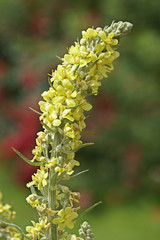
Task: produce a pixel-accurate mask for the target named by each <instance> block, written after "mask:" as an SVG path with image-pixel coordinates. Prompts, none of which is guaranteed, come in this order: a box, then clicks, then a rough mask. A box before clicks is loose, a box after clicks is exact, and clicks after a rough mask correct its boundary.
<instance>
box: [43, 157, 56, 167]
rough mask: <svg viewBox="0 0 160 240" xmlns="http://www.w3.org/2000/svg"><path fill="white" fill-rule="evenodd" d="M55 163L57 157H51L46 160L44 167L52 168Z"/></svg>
mask: <svg viewBox="0 0 160 240" xmlns="http://www.w3.org/2000/svg"><path fill="white" fill-rule="evenodd" d="M56 163H57V158H55V157H52V158H51V159H49V160H48V162H47V163H46V165H45V167H46V168H54V167H55V166H56Z"/></svg>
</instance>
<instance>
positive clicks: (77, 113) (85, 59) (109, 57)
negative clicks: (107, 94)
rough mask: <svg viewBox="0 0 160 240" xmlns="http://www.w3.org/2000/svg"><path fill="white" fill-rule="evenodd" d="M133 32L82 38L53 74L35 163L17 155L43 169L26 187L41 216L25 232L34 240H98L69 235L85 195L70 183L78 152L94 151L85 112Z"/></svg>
mask: <svg viewBox="0 0 160 240" xmlns="http://www.w3.org/2000/svg"><path fill="white" fill-rule="evenodd" d="M131 28H132V24H130V23H128V22H118V23H112V24H111V26H110V27H105V28H104V29H102V28H96V29H93V28H89V29H88V30H87V31H83V32H82V39H81V40H80V41H78V42H75V45H74V46H71V47H70V48H69V50H68V53H67V54H65V55H64V58H62V64H61V65H58V67H57V70H55V71H53V72H52V75H51V76H50V78H49V84H50V88H49V90H48V91H44V92H43V93H42V97H43V99H44V100H43V101H40V102H39V106H40V110H41V112H42V113H41V114H40V121H41V123H42V126H43V131H41V132H39V133H38V134H37V135H38V137H37V139H36V143H37V145H36V147H35V149H33V155H34V157H33V159H32V160H31V161H29V160H28V159H26V158H25V157H24V156H23V155H22V154H20V153H19V152H18V151H16V150H15V149H14V150H15V151H16V152H17V153H18V155H20V156H21V157H22V158H23V159H24V160H25V161H27V162H28V163H30V164H32V165H39V166H40V169H38V170H37V172H36V173H35V174H34V175H33V176H32V181H31V182H29V183H28V184H27V187H29V188H30V189H31V192H32V194H31V195H29V196H28V197H27V202H28V203H29V204H30V205H31V206H32V207H33V208H36V210H37V212H38V214H39V222H38V223H36V222H34V221H32V225H33V226H27V227H26V231H27V236H28V237H29V238H31V239H34V240H35V239H41V240H45V239H46V240H60V239H61V240H65V239H66V240H70V239H71V240H85V239H94V237H93V234H92V233H91V230H90V226H89V225H88V224H87V223H84V224H82V226H81V229H80V231H79V237H77V236H76V235H71V234H68V233H67V232H66V228H69V229H72V228H73V227H74V224H75V221H76V220H77V219H78V210H79V207H77V204H78V203H79V198H80V195H79V193H77V192H72V191H71V190H70V189H69V188H68V187H67V186H66V184H65V182H66V181H67V180H69V179H70V178H71V175H72V174H73V173H74V167H75V166H79V162H78V161H77V160H75V159H74V158H75V152H76V151H78V150H79V149H80V148H82V147H85V146H88V145H91V143H89V144H83V142H82V140H81V132H82V130H83V129H84V128H85V126H86V124H85V118H86V117H85V115H84V111H89V110H90V109H91V108H92V105H91V104H90V103H88V102H87V100H86V98H87V96H89V95H97V94H98V88H99V86H101V80H102V79H103V78H106V77H107V74H108V73H109V72H111V71H112V70H113V61H114V60H115V59H116V58H118V56H119V53H118V52H117V51H116V48H117V45H118V41H119V38H120V37H121V36H123V35H125V34H127V33H128V32H129V30H130V29H131ZM37 190H38V191H37ZM85 229H86V230H85Z"/></svg>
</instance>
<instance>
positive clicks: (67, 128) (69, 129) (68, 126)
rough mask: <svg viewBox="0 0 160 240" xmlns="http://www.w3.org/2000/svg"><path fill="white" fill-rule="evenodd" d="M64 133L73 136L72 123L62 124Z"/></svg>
mask: <svg viewBox="0 0 160 240" xmlns="http://www.w3.org/2000/svg"><path fill="white" fill-rule="evenodd" d="M64 134H65V135H66V136H67V137H69V138H75V132H74V129H73V125H72V124H69V123H66V124H65V126H64Z"/></svg>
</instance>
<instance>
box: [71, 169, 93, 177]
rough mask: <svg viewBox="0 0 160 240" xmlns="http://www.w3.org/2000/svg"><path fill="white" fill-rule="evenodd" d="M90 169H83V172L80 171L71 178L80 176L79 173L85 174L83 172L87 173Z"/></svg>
mask: <svg viewBox="0 0 160 240" xmlns="http://www.w3.org/2000/svg"><path fill="white" fill-rule="evenodd" d="M88 171H89V169H86V170H83V171H81V172H78V173H76V174H74V175H72V176H71V177H70V178H73V177H77V176H79V175H81V174H83V173H86V172H88Z"/></svg>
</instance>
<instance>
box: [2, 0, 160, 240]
mask: <svg viewBox="0 0 160 240" xmlns="http://www.w3.org/2000/svg"><path fill="white" fill-rule="evenodd" d="M159 9H160V1H158V0H152V1H147V0H139V1H135V0H98V1H96V0H81V1H74V0H66V1H65V0H46V1H44V0H14V1H13V0H1V1H0V129H1V131H0V189H1V191H2V192H3V195H4V200H5V201H7V202H9V203H10V204H12V205H13V207H14V208H15V210H16V211H17V220H16V221H17V223H19V224H20V225H21V226H22V228H25V225H26V224H30V220H31V219H32V218H34V219H36V217H37V216H36V215H35V213H33V212H34V211H32V209H31V208H30V206H28V205H27V204H26V202H25V198H26V196H27V194H29V192H28V190H27V189H26V188H25V183H26V182H27V181H29V180H30V176H31V174H32V173H33V172H34V171H35V169H33V168H32V167H30V166H27V165H26V164H25V163H23V162H22V161H21V160H20V159H19V158H18V157H17V156H15V154H14V153H13V152H12V151H11V146H13V147H15V148H16V149H17V150H19V151H21V152H22V153H23V154H24V155H25V156H27V157H29V158H31V150H32V148H34V145H35V138H36V133H37V132H38V131H39V130H40V129H41V126H40V123H39V121H38V118H37V116H36V114H35V113H33V112H31V111H30V110H29V108H28V107H29V106H30V107H33V108H35V109H38V104H37V103H38V101H39V100H40V99H41V97H40V94H41V93H42V92H43V91H44V90H46V89H48V83H47V75H48V73H51V71H52V69H55V68H56V65H57V64H58V63H60V60H59V59H58V58H57V56H60V57H62V56H63V54H64V53H66V48H67V47H69V46H70V45H71V44H72V43H73V42H74V41H76V39H77V38H80V37H81V31H82V30H85V29H87V28H88V27H92V26H94V27H97V26H101V27H103V26H105V25H109V24H111V22H112V21H113V20H115V21H119V20H122V21H130V22H132V23H133V25H134V28H133V30H132V32H131V33H130V34H129V35H128V36H127V37H125V38H124V39H122V40H121V42H120V46H119V51H120V54H121V56H120V58H119V59H118V60H117V61H116V63H115V65H114V66H115V71H114V72H113V73H112V74H111V75H110V76H109V78H108V79H105V80H104V81H103V86H102V87H101V88H100V93H99V95H98V96H97V97H96V98H91V99H90V101H91V102H92V104H93V105H94V108H93V110H92V111H91V113H90V118H88V119H87V130H91V131H93V132H94V133H95V134H93V135H92V134H83V139H84V141H86V142H87V141H88V142H92V141H94V142H95V143H96V144H95V145H94V147H90V148H87V149H84V150H81V151H80V152H79V153H78V154H77V159H78V160H79V161H80V162H81V169H82V170H83V169H86V168H89V169H90V171H89V172H88V173H85V174H84V175H83V176H79V177H77V179H75V181H74V182H72V183H69V184H70V185H71V187H72V189H74V190H78V191H80V192H81V206H82V208H86V207H87V206H89V205H90V204H92V203H94V202H96V201H99V200H102V201H103V204H102V205H101V206H99V207H97V209H95V210H94V211H93V212H92V213H90V214H88V216H87V218H88V220H89V221H90V223H91V225H92V227H93V229H94V231H95V234H96V239H99V240H101V239H108V240H115V239H116V240H132V239H134V240H135V239H137V240H152V239H158V238H159V237H160V95H159V91H160V81H159V75H160V67H159V66H160V58H159V56H160V48H159V43H160V41H159V40H160V37H159V36H160V32H159V22H160V19H159V18H160V14H159Z"/></svg>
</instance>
